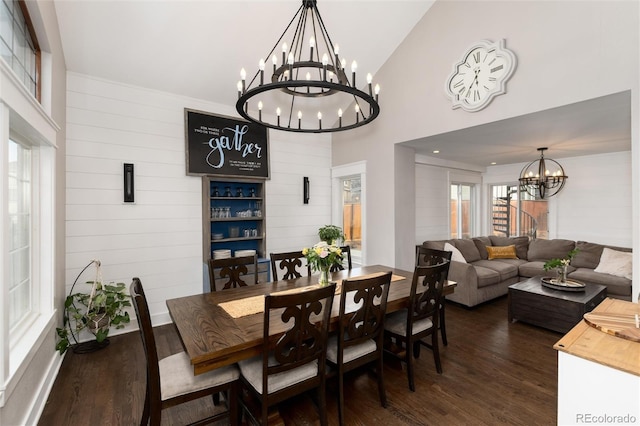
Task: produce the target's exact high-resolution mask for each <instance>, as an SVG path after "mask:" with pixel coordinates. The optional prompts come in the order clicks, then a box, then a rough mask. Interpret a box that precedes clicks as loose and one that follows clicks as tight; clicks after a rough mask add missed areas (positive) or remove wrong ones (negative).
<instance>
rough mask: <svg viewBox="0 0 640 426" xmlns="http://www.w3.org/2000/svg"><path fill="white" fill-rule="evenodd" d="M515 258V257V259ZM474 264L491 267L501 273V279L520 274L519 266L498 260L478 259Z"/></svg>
mask: <svg viewBox="0 0 640 426" xmlns="http://www.w3.org/2000/svg"><path fill="white" fill-rule="evenodd" d="M514 260H515V259H514ZM473 266H476V267H483V268H487V269H491V270H493V271H496V272H497V273H499V274H500V281H504V280H508V279H509V278H513V277H517V276H518V266H517V265H513V264H509V263H506V262H498V261H497V260H478V261H477V262H473Z"/></svg>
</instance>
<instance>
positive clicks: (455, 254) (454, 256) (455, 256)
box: [444, 243, 467, 263]
mask: <svg viewBox="0 0 640 426" xmlns="http://www.w3.org/2000/svg"><path fill="white" fill-rule="evenodd" d="M444 250H445V251H450V252H451V260H455V261H456V262H461V263H467V261H466V259H465V258H464V256H463V255H462V253H460V250H458V249H457V248H455V247H454V246H452V245H451V244H449V243H444Z"/></svg>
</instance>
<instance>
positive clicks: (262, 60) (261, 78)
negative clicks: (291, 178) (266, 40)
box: [258, 59, 264, 86]
mask: <svg viewBox="0 0 640 426" xmlns="http://www.w3.org/2000/svg"><path fill="white" fill-rule="evenodd" d="M258 68H259V69H260V86H262V85H263V84H264V59H260V62H258Z"/></svg>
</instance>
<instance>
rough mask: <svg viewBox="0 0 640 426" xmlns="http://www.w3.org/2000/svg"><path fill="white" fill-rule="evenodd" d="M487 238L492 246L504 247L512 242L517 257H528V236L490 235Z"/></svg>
mask: <svg viewBox="0 0 640 426" xmlns="http://www.w3.org/2000/svg"><path fill="white" fill-rule="evenodd" d="M489 239H490V240H491V245H492V246H498V247H504V246H510V245H512V244H513V245H515V246H516V256H518V259H528V257H527V254H528V253H527V252H528V251H529V237H498V236H496V235H491V236H490V237H489Z"/></svg>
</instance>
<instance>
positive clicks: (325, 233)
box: [318, 225, 346, 245]
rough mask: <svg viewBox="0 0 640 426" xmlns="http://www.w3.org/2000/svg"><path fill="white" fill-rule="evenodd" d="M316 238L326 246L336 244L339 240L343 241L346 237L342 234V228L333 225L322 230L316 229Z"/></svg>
mask: <svg viewBox="0 0 640 426" xmlns="http://www.w3.org/2000/svg"><path fill="white" fill-rule="evenodd" d="M318 236H319V237H320V240H321V241H324V242H326V243H327V244H329V245H331V244H337V243H338V241H340V240H343V241H344V240H345V239H346V237H345V236H344V234H343V233H342V228H340V227H339V226H335V225H325V226H323V227H322V228H320V229H318Z"/></svg>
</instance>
